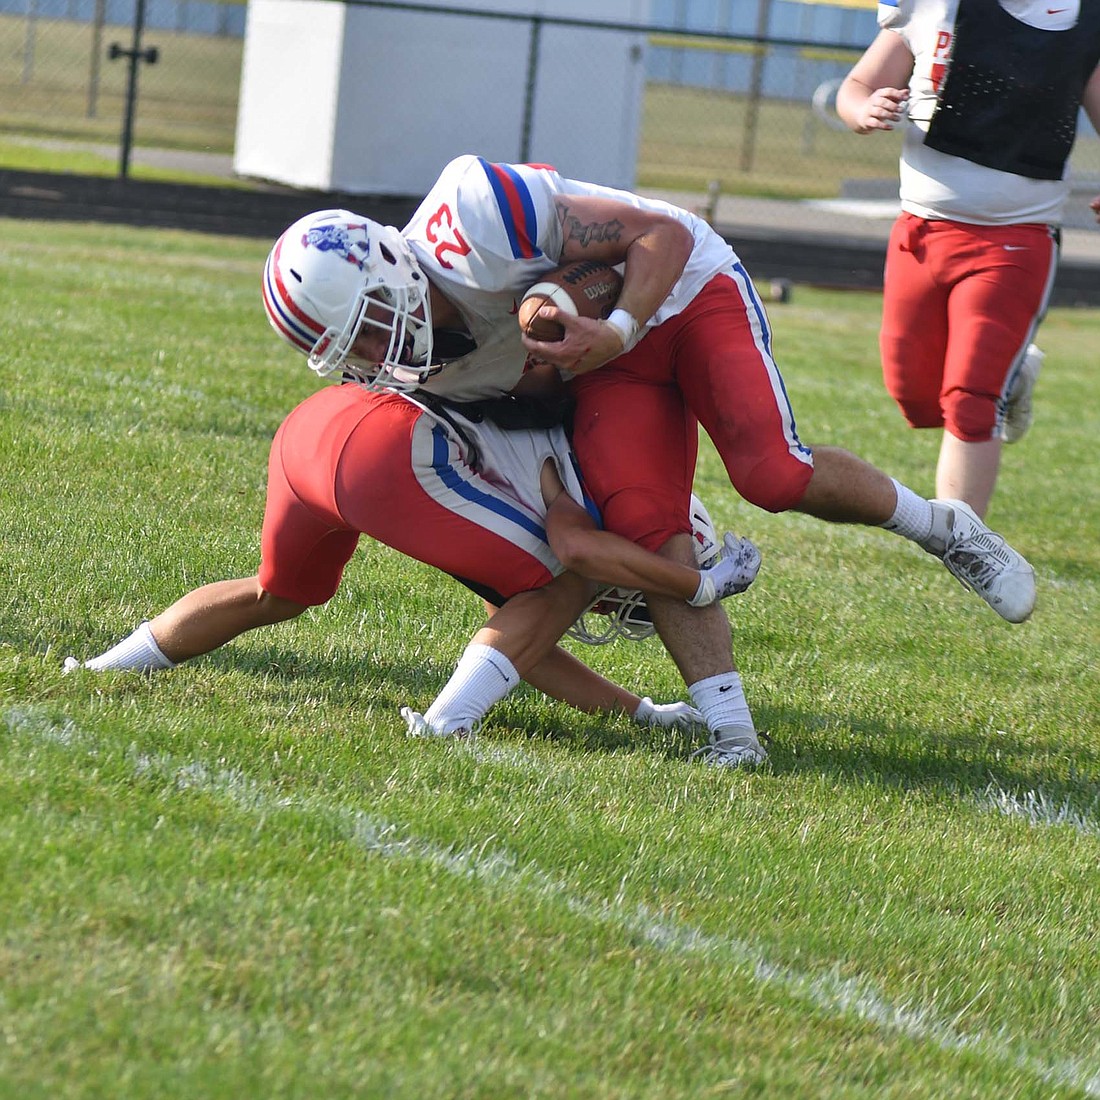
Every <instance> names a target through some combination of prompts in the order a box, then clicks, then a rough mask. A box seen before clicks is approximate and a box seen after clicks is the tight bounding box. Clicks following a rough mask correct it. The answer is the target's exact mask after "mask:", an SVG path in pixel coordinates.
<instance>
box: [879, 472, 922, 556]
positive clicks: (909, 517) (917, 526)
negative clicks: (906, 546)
mask: <svg viewBox="0 0 1100 1100" xmlns="http://www.w3.org/2000/svg"><path fill="white" fill-rule="evenodd" d="M890 480H891V481H893V482H894V489H895V491H896V492H897V495H898V502H897V505H896V507H895V508H894V514H893V515H892V516H891V517H890V518H889V519H888V520H887V521H886V522H885V523H884V524H882V526H883V527H884V528H886V530H887V531H893V532H894V533H895V534H898V535H901V536H902V538H906V539H911V540H912V541H913V542H915V543H917V545H919V546H924V545H925V544H926V543H927V542H928V536H929V535H931V534H932V502H931V501H930V500H925V499H924V497H919V496H917V494H916V493H914V492H913V490H912V489H907V488H906V487H905V486H904V485H902V484H901V482H900V481H896V480H895V479H894V478H890Z"/></svg>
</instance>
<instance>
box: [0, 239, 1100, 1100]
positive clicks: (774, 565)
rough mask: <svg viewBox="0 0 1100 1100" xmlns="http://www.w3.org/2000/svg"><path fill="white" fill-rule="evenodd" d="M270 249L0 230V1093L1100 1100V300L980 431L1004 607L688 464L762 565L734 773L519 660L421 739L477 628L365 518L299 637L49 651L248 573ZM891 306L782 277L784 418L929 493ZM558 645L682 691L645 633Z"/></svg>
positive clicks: (298, 375)
mask: <svg viewBox="0 0 1100 1100" xmlns="http://www.w3.org/2000/svg"><path fill="white" fill-rule="evenodd" d="M265 253H266V246H265V244H264V243H263V242H255V241H245V240H236V239H223V238H212V237H205V236H200V235H186V234H182V233H171V232H158V231H149V230H137V229H123V228H110V227H100V226H75V225H61V224H36V223H32V222H15V221H3V222H0V263H2V265H3V271H4V287H5V306H6V313H7V316H8V318H9V323H8V326H7V329H6V332H5V335H4V337H3V342H2V344H0V365H2V372H0V377H2V379H3V382H2V385H0V867H2V868H3V874H2V875H0V1096H3V1097H12V1098H18V1100H77V1098H79V1100H90V1098H101V1097H102V1098H107V1097H110V1098H112V1100H115V1098H121V1097H125V1098H126V1100H176V1098H179V1100H196V1098H202V1100H240V1098H242V1097H264V1098H287V1100H290V1098H293V1100H347V1098H352V1097H355V1098H359V1097H369V1098H374V1097H387V1098H391V1097H393V1098H397V1097H400V1098H410V1100H412V1098H416V1100H422V1098H424V1097H456V1098H457V1097H461V1098H469V1100H485V1098H497V1097H499V1098H505V1097H507V1098H512V1097H516V1098H518V1097H540V1098H554V1100H559V1098H577V1100H582V1098H583V1100H592V1098H600V1100H604V1098H607V1100H610V1098H616V1100H628V1098H629V1100H639V1098H642V1100H645V1098H652V1100H658V1098H660V1100H668V1098H670V1097H672V1098H685V1100H686V1098H692V1100H694V1098H699V1097H719V1096H731V1097H768V1098H773V1097H784V1098H787V1097H793V1098H806V1100H811V1098H812V1100H817V1098H835V1097H845V1098H847V1097H867V1098H871V1097H874V1098H876V1100H880V1098H883V1097H894V1098H902V1097H904V1098H913V1097H927V1098H935V1100H944V1098H984V1097H1012V1098H1014V1100H1015V1098H1035V1100H1039V1098H1043V1100H1049V1098H1052V1097H1059V1098H1070V1097H1082V1096H1100V1053H1098V1052H1100V1024H1098V1021H1100V719H1098V713H1100V668H1098V660H1097V655H1098V652H1100V631H1098V629H1097V626H1096V621H1095V620H1094V619H1093V615H1094V614H1096V612H1097V608H1098V604H1100V599H1098V597H1100V539H1098V538H1097V531H1098V526H1100V490H1098V488H1097V486H1098V485H1100V457H1098V454H1097V450H1096V448H1095V447H1093V446H1091V441H1092V440H1093V439H1095V438H1096V436H1097V435H1098V433H1100V411H1098V404H1097V400H1096V349H1097V347H1100V313H1097V312H1090V311H1077V312H1069V311H1055V312H1053V313H1052V315H1051V316H1050V318H1049V319H1048V321H1047V323H1046V324H1045V326H1044V329H1043V333H1042V344H1043V346H1044V348H1045V349H1046V350H1047V352H1048V360H1047V366H1046V367H1045V368H1044V375H1043V378H1042V379H1041V381H1040V385H1039V390H1038V405H1037V415H1036V425H1035V428H1034V429H1033V433H1032V434H1031V435H1030V436H1029V437H1028V438H1027V439H1026V440H1024V441H1023V442H1021V443H1020V444H1018V445H1016V446H1015V447H1013V448H1011V449H1009V450H1007V451H1006V454H1005V461H1004V469H1003V473H1002V478H1001V484H1000V488H999V495H998V496H997V498H996V499H995V501H994V507H993V511H992V515H991V520H992V522H993V523H994V525H995V526H997V527H999V528H1000V529H1002V530H1003V531H1004V532H1005V533H1006V534H1007V535H1009V536H1010V537H1011V539H1012V540H1013V541H1014V543H1015V544H1016V545H1018V546H1019V547H1020V548H1021V549H1023V550H1024V551H1025V552H1026V553H1027V554H1028V555H1029V556H1030V557H1031V559H1032V561H1033V562H1034V564H1035V566H1036V570H1037V574H1038V578H1039V584H1040V602H1039V606H1038V609H1037V611H1036V613H1035V616H1034V619H1033V620H1032V621H1031V622H1029V623H1027V624H1025V625H1023V626H1021V627H1010V626H1008V625H1007V624H1005V623H1003V622H1002V621H1001V620H999V619H998V618H997V617H996V616H995V615H994V614H993V613H992V612H991V611H990V610H989V609H988V608H986V607H985V605H984V604H982V603H981V602H980V601H979V600H977V599H976V598H975V597H973V596H971V595H969V594H967V593H965V592H963V590H962V589H961V588H960V587H959V585H958V584H957V583H956V582H955V581H954V580H953V579H952V578H951V577H950V576H948V575H947V573H946V572H945V571H944V570H942V568H941V567H940V566H938V565H937V563H935V562H934V561H933V560H932V559H931V558H928V557H927V556H926V555H923V554H921V553H920V551H918V550H916V549H915V548H914V547H913V546H912V545H910V544H908V543H903V542H902V541H900V540H897V539H893V538H891V537H890V536H888V535H886V534H885V533H882V532H878V531H869V530H862V529H848V528H835V527H827V526H825V525H822V524H819V523H815V522H814V521H811V520H808V519H804V518H801V517H796V516H768V515H764V514H762V513H760V512H757V511H755V510H752V509H750V508H748V507H747V506H746V505H744V504H743V503H741V502H740V501H739V500H738V498H737V497H736V496H735V494H734V493H733V492H732V490H731V489H730V488H729V487H728V486H727V484H726V482H725V480H724V478H723V476H722V474H721V471H720V469H719V466H718V464H717V463H716V461H715V459H714V456H713V454H712V453H711V452H710V451H707V452H706V453H705V454H704V456H703V460H702V464H701V469H700V475H699V479H698V482H697V490H698V491H699V493H700V495H701V497H702V498H703V500H704V501H705V502H706V503H707V505H708V506H709V508H710V510H711V512H712V514H713V515H714V517H715V520H716V522H717V523H718V524H720V525H721V526H723V527H725V526H729V527H733V528H735V529H736V530H738V531H740V532H742V533H745V534H750V535H751V536H752V537H753V538H754V539H755V540H756V541H757V542H758V543H759V545H760V546H761V548H762V550H763V553H764V568H763V570H762V572H761V576H760V579H759V580H758V582H757V584H756V585H755V586H754V588H753V589H752V590H750V592H748V593H746V594H745V595H743V596H741V597H738V598H737V599H736V600H735V601H733V602H732V603H731V604H729V605H728V606H729V609H730V611H731V615H732V618H733V622H734V629H735V644H736V649H737V653H738V656H739V660H740V664H741V666H742V669H743V672H744V676H745V679H746V682H747V687H748V694H749V698H750V702H751V703H752V705H753V708H754V711H755V714H756V716H757V720H758V722H759V724H760V725H761V726H762V727H763V728H767V729H769V730H770V731H771V733H772V736H773V738H774V744H773V747H772V751H771V759H770V761H769V763H768V764H767V765H766V766H765V767H764V768H762V769H761V770H760V771H758V772H755V773H745V774H742V773H738V772H724V771H721V770H717V769H708V768H705V767H702V766H700V765H698V764H697V763H694V762H691V761H689V760H688V759H687V757H688V754H689V752H690V750H691V748H692V747H694V743H695V741H696V740H697V738H693V737H688V736H686V735H670V734H665V733H660V732H657V733H654V732H639V731H638V730H636V729H635V728H634V727H633V726H632V725H631V724H630V723H629V722H627V721H626V720H611V721H607V720H599V719H596V718H593V717H587V716H583V715H579V714H576V713H573V712H570V711H568V710H567V709H564V708H563V707H561V706H560V705H550V704H549V703H548V702H546V701H545V700H543V699H542V698H541V697H538V696H536V695H535V694H534V693H533V692H531V691H529V690H527V689H521V690H519V691H517V692H516V693H514V695H513V696H512V697H511V698H510V699H509V700H507V701H506V702H505V703H504V704H503V705H501V706H500V707H499V708H498V709H497V710H496V711H495V712H494V713H493V714H492V716H491V718H490V720H489V721H488V722H487V724H486V726H485V728H484V729H483V731H482V733H481V735H480V736H479V738H478V739H477V740H476V741H475V742H474V743H472V744H469V745H467V744H445V743H440V744H426V743H423V742H420V741H412V740H409V739H407V738H406V737H405V736H404V735H403V732H402V723H401V722H400V720H399V718H398V716H397V708H398V707H399V706H400V705H402V704H412V705H415V706H419V707H422V706H423V705H425V704H427V703H428V702H429V701H430V699H431V698H432V696H433V694H434V693H435V691H436V690H437V688H438V687H439V686H440V685H441V684H442V682H443V681H444V679H445V678H446V676H447V674H448V672H449V670H450V667H451V665H452V662H453V661H454V660H455V659H456V657H457V656H458V654H459V653H460V651H461V649H462V647H463V645H464V641H465V639H466V637H467V636H468V635H469V634H471V633H472V632H473V630H474V629H475V628H476V626H477V625H478V623H479V622H480V616H479V614H478V610H477V607H476V605H475V601H474V600H473V598H472V597H470V596H469V595H468V594H466V593H464V592H463V591H462V590H461V589H459V588H458V587H457V586H456V585H455V584H454V583H452V582H450V581H448V580H446V579H443V578H441V577H439V576H437V575H435V574H433V573H432V572H431V571H429V570H427V569H426V568H422V567H420V566H418V565H415V564H413V563H410V562H408V561H405V560H402V559H399V558H398V557H397V556H396V555H394V554H392V553H390V552H389V551H387V550H386V549H384V548H382V547H379V546H377V545H373V544H372V545H367V544H364V545H363V546H362V547H361V549H360V551H359V552H358V553H357V555H356V557H355V558H354V559H353V561H352V564H351V566H350V567H349V569H348V573H347V577H346V581H345V584H344V587H343V588H342V590H341V592H340V593H339V595H338V596H337V597H336V599H334V600H333V601H332V602H331V604H330V605H329V606H327V607H326V608H323V609H318V610H317V611H315V612H311V613H309V614H307V615H305V616H303V617H302V618H301V619H298V620H296V621H294V622H293V623H289V624H285V625H283V626H281V627H277V628H272V629H271V630H270V631H268V632H266V633H256V634H253V635H247V636H244V637H242V638H240V639H238V640H237V641H236V642H235V643H233V644H232V645H231V646H228V647H226V648H225V649H223V650H222V651H220V652H218V653H216V654H212V655H210V656H208V657H206V658H202V659H200V660H197V661H195V662H193V663H191V664H189V665H185V666H183V667H181V668H179V669H176V670H175V671H172V672H169V673H165V674H162V675H159V676H156V677H142V676H137V675H127V674H105V675H99V676H96V675H92V674H88V673H79V674H76V675H70V676H62V674H61V671H60V668H61V661H62V659H63V658H64V656H65V655H67V654H71V653H75V654H78V655H81V656H88V655H90V654H92V653H94V652H98V651H100V650H101V649H102V648H104V647H105V646H107V645H108V644H109V643H111V642H113V641H114V640H115V639H116V638H118V637H119V636H121V634H123V633H124V632H127V631H129V630H130V629H131V628H132V627H133V626H134V625H135V624H136V622H137V621H138V620H140V619H141V618H142V617H144V616H148V615H151V614H153V613H155V612H156V611H159V610H160V609H161V608H162V607H164V606H165V605H166V604H168V603H169V602H171V601H172V600H174V599H175V598H176V597H177V596H179V595H180V594H182V593H183V592H184V591H186V590H187V589H189V588H191V587H194V586H196V585H198V584H201V583H204V582H206V581H211V580H215V579H219V578H222V577H227V576H243V575H247V574H249V573H251V572H252V571H253V570H254V568H255V565H256V560H257V532H258V529H259V523H260V518H261V514H262V508H263V495H264V481H265V462H266V454H267V447H268V443H269V440H270V438H271V435H272V433H273V432H274V430H275V428H276V426H277V425H278V423H279V421H280V419H281V417H282V415H283V414H284V413H285V412H286V411H288V410H289V409H290V407H291V406H292V405H293V404H294V403H295V402H296V401H297V400H299V399H300V398H302V397H304V396H305V395H307V394H308V393H310V392H311V391H312V390H313V389H314V387H315V385H316V382H315V380H314V379H313V378H312V377H311V376H310V375H309V373H308V371H307V370H306V369H305V368H304V366H303V364H302V363H301V361H300V360H299V359H297V358H296V357H295V356H294V354H293V353H292V352H290V351H289V350H288V349H285V348H282V347H281V346H280V345H278V344H277V342H276V341H275V339H274V337H273V336H272V335H271V334H270V332H269V330H268V328H267V325H266V321H265V320H264V317H263V313H262V310H261V308H260V304H259V273H260V266H261V264H262V260H263V257H264V255H265ZM879 304H880V303H879V298H878V297H877V296H876V295H873V294H847V295H846V294H841V293H827V292H823V291H816V290H813V289H810V288H806V287H797V288H795V293H794V297H793V300H792V302H791V303H790V304H789V305H783V306H780V305H776V306H774V307H772V322H773V325H774V327H775V330H776V334H775V347H776V352H777V355H778V357H779V360H780V362H781V364H782V366H783V368H784V376H785V379H786V382H787V385H788V388H789V390H790V392H791V394H792V398H793V401H794V404H795V409H796V412H797V413H798V415H799V421H798V422H799V428H800V430H801V432H802V435H803V437H804V438H805V439H806V440H807V441H809V442H815V441H816V442H832V443H837V444H841V445H845V446H850V447H852V448H853V449H857V450H858V451H859V452H860V453H862V454H863V455H864V456H865V457H867V458H869V459H871V460H872V461H875V462H877V463H878V464H880V465H882V466H884V467H885V468H887V469H889V470H890V471H891V472H893V473H895V474H897V475H898V476H899V477H901V478H902V479H904V480H906V481H907V482H909V484H911V485H912V486H913V487H914V488H915V489H917V490H919V491H924V492H928V491H930V490H931V478H932V469H933V465H934V458H935V451H936V447H937V440H936V439H935V438H934V437H933V436H932V435H931V434H921V435H918V434H916V433H913V432H909V431H907V430H905V429H904V428H903V426H902V423H901V421H900V418H899V416H898V415H897V414H896V412H895V411H894V409H893V408H892V406H891V404H890V402H889V400H888V399H887V397H886V396H885V394H884V393H883V390H882V386H881V382H880V380H879V378H878V372H877V366H876V327H877V316H878V309H879ZM574 648H576V649H577V651H578V652H580V651H582V650H583V647H579V646H577V647H574ZM585 655H587V656H588V657H590V659H591V662H592V663H593V665H594V666H595V667H597V668H599V669H600V670H601V671H603V672H605V673H606V674H608V675H610V676H613V677H615V678H617V679H619V680H620V681H622V682H624V683H626V684H628V685H630V686H632V687H633V688H635V689H637V690H638V691H639V692H641V693H643V694H650V695H653V696H654V697H655V698H659V699H669V698H673V697H679V695H680V693H681V690H682V688H681V685H680V684H679V683H678V681H677V677H676V675H675V674H674V671H673V669H672V666H671V664H670V662H669V661H668V660H667V658H666V657H665V656H664V654H663V651H662V649H661V648H660V645H659V644H658V643H657V642H656V641H649V642H645V643H642V644H638V645H629V644H625V643H620V644H616V645H613V646H606V647H603V648H601V649H596V650H589V651H586V652H585Z"/></svg>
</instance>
